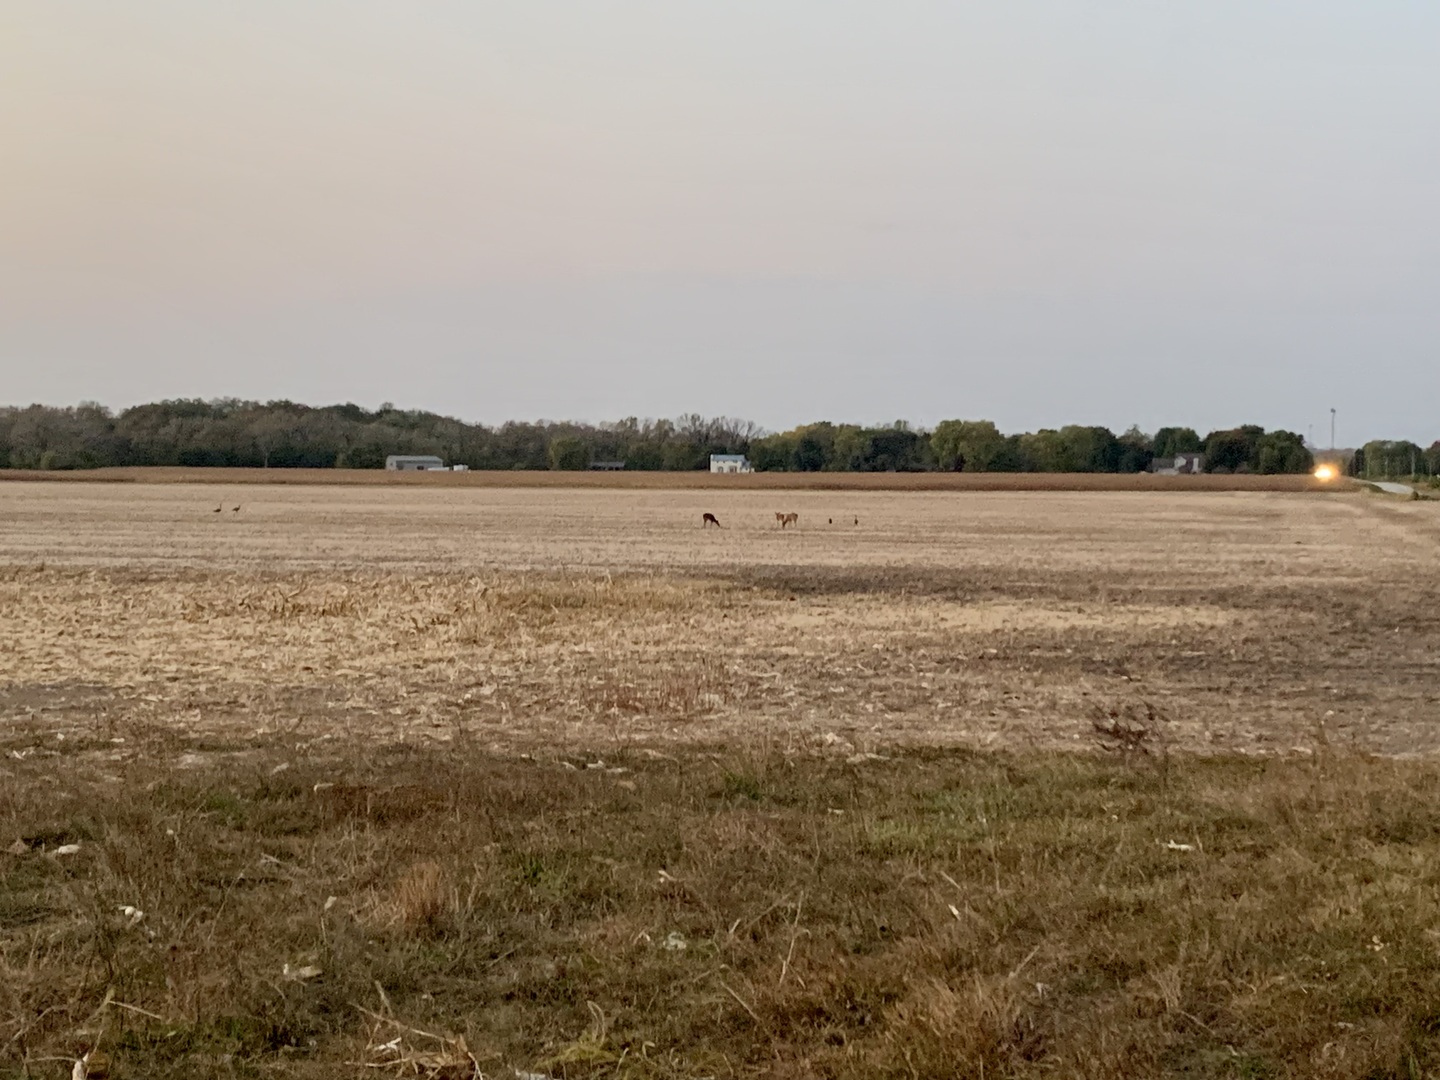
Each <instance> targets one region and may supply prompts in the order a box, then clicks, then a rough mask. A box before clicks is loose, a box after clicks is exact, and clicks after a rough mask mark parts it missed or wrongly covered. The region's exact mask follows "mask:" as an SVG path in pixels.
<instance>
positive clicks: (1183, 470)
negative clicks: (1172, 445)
mask: <svg viewBox="0 0 1440 1080" xmlns="http://www.w3.org/2000/svg"><path fill="white" fill-rule="evenodd" d="M1150 471H1151V472H1152V473H1158V474H1159V475H1160V476H1193V475H1195V474H1196V473H1203V472H1204V471H1205V455H1204V454H1176V455H1175V456H1174V457H1157V458H1156V459H1155V460H1154V461H1152V462H1150Z"/></svg>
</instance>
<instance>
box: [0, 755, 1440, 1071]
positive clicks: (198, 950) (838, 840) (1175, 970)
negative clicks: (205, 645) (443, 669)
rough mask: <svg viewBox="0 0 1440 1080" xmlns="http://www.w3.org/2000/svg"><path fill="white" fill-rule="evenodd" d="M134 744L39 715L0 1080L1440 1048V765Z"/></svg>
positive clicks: (1205, 1061) (1311, 1067)
mask: <svg viewBox="0 0 1440 1080" xmlns="http://www.w3.org/2000/svg"><path fill="white" fill-rule="evenodd" d="M112 737H113V738H119V737H120V736H116V735H114V734H113V732H98V733H97V735H96V736H95V737H94V739H93V740H91V741H88V742H87V741H84V740H77V739H74V738H71V739H68V740H65V741H63V742H61V741H57V740H56V739H55V738H54V737H53V735H46V734H41V733H38V732H37V733H33V734H30V735H21V734H19V733H17V732H14V731H12V732H11V733H10V734H8V735H7V736H6V739H5V745H4V746H3V749H4V751H5V755H4V764H3V776H4V783H3V785H0V839H3V841H4V844H5V846H7V847H8V848H9V850H8V851H6V852H4V853H0V1075H14V1076H20V1075H26V1076H34V1077H52V1076H53V1077H66V1076H70V1075H71V1068H72V1062H73V1060H74V1059H76V1058H77V1057H78V1056H80V1055H81V1054H83V1053H85V1052H87V1051H90V1052H91V1053H92V1057H91V1059H90V1063H91V1066H92V1068H93V1069H94V1070H95V1072H94V1074H95V1075H100V1072H99V1070H100V1068H101V1067H102V1065H106V1064H108V1067H109V1069H110V1075H111V1076H113V1077H116V1078H120V1077H150V1078H157V1077H181V1076H186V1077H189V1076H194V1077H210V1076H222V1075H223V1076H293V1077H342V1076H343V1077H353V1076H360V1075H368V1076H382V1077H383V1076H395V1077H399V1076H415V1075H422V1076H431V1077H448V1078H451V1080H455V1078H473V1077H479V1076H487V1077H506V1078H509V1077H513V1076H515V1075H516V1070H517V1069H518V1070H521V1071H522V1072H524V1073H527V1074H535V1073H538V1074H543V1075H546V1076H552V1077H607V1078H608V1077H634V1078H642V1077H676V1078H678V1077H703V1076H711V1077H729V1076H779V1077H856V1078H860V1077H867V1078H868V1077H978V1076H982V1075H983V1076H985V1077H992V1078H997V1077H1022V1076H1066V1077H1093V1078H1108V1077H1116V1078H1118V1077H1126V1078H1135V1077H1159V1076H1177V1075H1183V1076H1192V1077H1202V1076H1203V1077H1236V1078H1241V1077H1246V1078H1258V1077H1307V1078H1309V1077H1335V1078H1341V1077H1353V1078H1357V1080H1358V1078H1362V1077H1371V1078H1378V1077H1396V1078H1400V1077H1405V1078H1410V1077H1423V1076H1434V1075H1440V963H1437V948H1440V859H1437V856H1440V784H1437V780H1440V767H1437V765H1435V764H1433V763H1417V762H1409V763H1404V762H1396V761H1383V760H1376V759H1366V758H1362V757H1358V756H1353V755H1340V754H1333V753H1331V752H1330V751H1329V750H1328V749H1327V748H1326V747H1325V746H1324V745H1319V746H1317V747H1316V748H1315V753H1314V755H1313V756H1312V757H1311V758H1309V759H1305V760H1296V759H1288V760H1271V761H1256V760H1242V759H1238V758H1230V759H1225V758H1220V759H1204V758H1195V757H1167V756H1165V755H1162V754H1159V753H1156V752H1151V753H1148V754H1144V753H1132V754H1131V755H1129V756H1128V757H1126V756H1125V755H1123V754H1120V753H1118V752H1116V753H1111V754H1104V753H1098V752H1097V753H1095V754H1093V755H1084V754H1081V755H1069V756H1065V755H1043V754H1036V753H1030V754H1023V753H1018V754H1008V753H996V754H988V755H979V754H974V753H968V752H962V751H940V750H925V751H897V752H896V753H894V754H892V755H888V756H875V755H863V754H862V755H855V756H853V757H851V758H849V759H846V758H843V757H840V758H826V757H821V756H815V755H809V756H795V755H786V754H784V753H781V752H780V751H779V750H778V749H776V748H773V747H765V746H764V745H759V744H757V745H756V746H755V747H754V748H752V749H751V750H748V751H744V752H738V751H735V750H725V751H721V752H718V753H710V752H707V751H705V750H703V749H699V748H694V747H691V748H677V749H676V751H675V753H673V754H671V755H663V754H659V753H656V752H653V751H652V752H650V753H648V754H644V753H639V752H637V753H634V754H633V755H631V756H615V757H610V758H606V759H605V760H603V761H601V760H598V759H593V758H592V759H589V760H587V759H585V758H578V757H577V758H574V759H568V760H567V759H563V758H560V757H551V758H544V757H541V756H538V755H537V756H534V757H531V756H528V755H524V756H494V755H489V754H485V753H482V752H481V751H479V750H472V749H467V748H466V747H465V746H463V745H460V746H457V747H453V748H451V749H449V750H444V751H442V750H426V751H420V750H416V749H413V748H409V749H407V748H405V747H400V746H390V747H388V748H383V747H375V748H371V749H369V750H368V751H367V753H366V754H364V755H358V754H357V755H354V756H349V757H340V758H331V757H324V756H319V755H317V754H316V753H315V752H314V751H313V750H309V749H306V748H305V747H303V746H296V745H295V744H294V743H293V742H291V743H286V742H284V741H283V740H271V741H268V742H259V743H248V744H243V745H242V744H236V745H232V746H218V745H217V746H214V747H210V748H209V749H210V751H211V753H210V754H209V756H208V757H206V758H204V759H201V760H198V762H197V760H196V757H198V756H195V757H192V756H188V755H181V754H180V753H179V747H178V745H177V744H165V743H160V742H157V743H156V744H155V745H153V746H149V747H147V748H146V751H147V752H146V753H145V754H144V755H139V756H133V757H130V758H127V759H124V760H122V759H119V758H118V757H115V756H113V755H112V754H111V751H112V750H113V749H114V746H115V744H112V742H111V738H112ZM134 749H135V748H134V747H130V748H129V750H131V751H133V750H134Z"/></svg>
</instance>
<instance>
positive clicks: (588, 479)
mask: <svg viewBox="0 0 1440 1080" xmlns="http://www.w3.org/2000/svg"><path fill="white" fill-rule="evenodd" d="M7 480H9V481H67V482H71V483H136V484H326V485H334V486H350V485H362V486H366V485H392V484H398V485H413V486H427V485H428V486H436V487H461V488H466V487H469V488H475V487H479V488H527V487H528V488H618V489H642V490H662V491H663V490H675V489H691V488H698V489H710V488H714V489H717V490H722V491H780V490H793V491H1174V492H1180V491H1337V490H1344V489H1347V488H1350V487H1352V486H1353V485H1352V484H1351V483H1350V482H1349V481H1346V480H1341V481H1332V482H1330V483H1328V484H1327V483H1325V482H1323V481H1320V480H1317V479H1315V478H1314V477H1313V476H1310V475H1308V474H1307V475H1301V476H1220V475H1214V474H1205V475H1201V476H1156V475H1154V474H1152V473H1123V474H1122V473H941V472H927V473H829V472H817V473H782V472H764V473H749V474H746V475H743V476H733V475H732V476H725V475H714V474H711V473H708V472H544V471H538V470H510V471H504V472H487V471H483V470H475V471H472V472H463V473H451V472H424V473H421V472H412V473H402V472H387V471H385V470H383V469H220V468H216V469H201V468H125V469H118V468H117V469H87V470H78V471H75V472H40V471H35V470H27V469H0V481H7Z"/></svg>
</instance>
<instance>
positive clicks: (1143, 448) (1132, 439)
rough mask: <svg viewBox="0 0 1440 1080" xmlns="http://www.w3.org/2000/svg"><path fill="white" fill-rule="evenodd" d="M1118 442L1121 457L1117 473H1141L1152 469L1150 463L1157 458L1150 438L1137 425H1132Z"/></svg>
mask: <svg viewBox="0 0 1440 1080" xmlns="http://www.w3.org/2000/svg"><path fill="white" fill-rule="evenodd" d="M1117 442H1119V444H1120V456H1119V459H1118V460H1117V461H1116V464H1115V471H1116V472H1122V473H1139V472H1145V470H1147V469H1148V468H1150V462H1151V461H1153V460H1154V458H1155V454H1154V451H1153V450H1152V449H1151V441H1150V436H1148V435H1146V434H1145V433H1144V432H1143V431H1141V430H1140V428H1139V427H1138V426H1137V425H1134V424H1132V425H1131V426H1130V428H1129V429H1128V430H1127V431H1126V432H1125V434H1124V435H1121V436H1120V438H1119V439H1118V440H1117Z"/></svg>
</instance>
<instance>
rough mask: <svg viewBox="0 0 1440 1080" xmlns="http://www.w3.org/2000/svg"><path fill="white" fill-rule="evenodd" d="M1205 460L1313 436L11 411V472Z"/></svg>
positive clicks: (1254, 458)
mask: <svg viewBox="0 0 1440 1080" xmlns="http://www.w3.org/2000/svg"><path fill="white" fill-rule="evenodd" d="M1195 452H1202V453H1204V454H1205V456H1206V467H1207V468H1208V469H1210V470H1212V471H1217V472H1221V471H1223V472H1257V473H1284V472H1307V471H1309V470H1310V469H1311V468H1312V467H1313V464H1314V462H1313V460H1312V458H1311V455H1310V452H1309V451H1308V450H1307V449H1306V448H1305V445H1304V440H1303V439H1301V437H1300V436H1299V435H1296V434H1294V433H1293V432H1288V431H1268V432H1267V431H1265V430H1264V429H1263V428H1261V427H1257V426H1254V425H1245V426H1242V427H1238V428H1233V429H1226V430H1222V431H1212V432H1210V433H1209V434H1208V435H1206V436H1204V437H1203V438H1202V437H1201V436H1200V435H1199V434H1198V433H1197V432H1196V431H1194V430H1192V429H1190V428H1183V427H1167V428H1161V429H1160V430H1159V431H1157V432H1155V433H1154V434H1153V435H1147V434H1145V433H1144V432H1142V431H1140V430H1138V429H1137V428H1131V429H1130V430H1129V431H1126V432H1124V433H1123V434H1120V435H1116V434H1115V433H1113V432H1112V431H1110V430H1109V429H1108V428H1104V427H1093V426H1080V425H1072V426H1068V427H1062V428H1059V429H1056V430H1052V429H1044V430H1041V431H1035V432H1027V433H1023V434H1010V435H1007V434H1004V433H1002V432H1001V431H1000V430H999V429H998V428H997V427H996V426H995V425H994V424H993V423H991V422H990V421H988V420H946V421H944V422H943V423H940V424H938V425H936V426H935V428H934V429H933V430H922V429H920V428H915V427H911V426H910V425H909V424H906V423H903V422H901V423H896V424H892V425H890V426H885V427H864V426H860V425H855V424H832V423H828V422H827V423H818V424H807V425H805V426H803V427H798V428H795V429H794V430H792V431H785V432H779V433H767V432H764V431H762V430H761V429H760V428H759V427H757V426H756V425H755V424H752V423H749V422H747V421H743V420H732V419H728V418H724V417H719V418H714V419H707V418H705V417H702V416H698V415H689V416H682V417H680V418H679V419H676V420H644V421H642V420H638V419H635V418H633V417H632V418H630V419H626V420H621V421H619V422H618V423H608V424H575V423H552V422H544V421H542V422H539V423H507V424H501V425H499V426H496V427H489V426H486V425H483V424H467V423H464V422H462V421H460V420H455V419H452V418H450V417H445V416H439V415H437V414H435V413H429V412H420V411H409V410H403V409H396V408H395V407H393V406H391V405H382V406H381V407H380V408H379V409H377V410H374V411H370V410H367V409H363V408H361V407H360V406H358V405H330V406H325V407H323V408H312V407H310V406H306V405H298V404H295V403H294V402H289V401H272V402H268V403H265V404H261V403H259V402H253V401H237V400H219V401H189V400H182V401H162V402H156V403H153V404H149V405H138V406H136V407H134V408H131V409H126V410H125V411H123V412H121V413H119V414H115V413H112V412H111V411H109V410H108V409H105V408H103V407H102V406H99V405H80V406H78V407H75V408H53V407H49V406H43V405H32V406H29V407H28V408H0V468H18V469H88V468H97V467H100V466H107V465H190V466H206V465H211V466H222V465H228V466H241V467H270V468H291V467H300V466H304V467H310V468H355V469H377V468H381V467H383V465H384V463H385V458H386V456H387V455H389V454H435V455H438V456H439V457H442V458H444V459H445V460H446V461H448V462H451V463H454V464H463V465H468V466H469V467H470V468H472V469H585V468H588V467H589V466H590V465H591V464H592V463H594V462H597V461H619V462H623V463H624V465H625V467H626V468H627V469H645V470H653V469H673V470H690V469H704V468H706V467H707V466H708V462H709V458H710V455H711V454H748V455H749V456H750V459H751V461H752V463H753V464H754V466H755V468H756V469H760V470H780V471H796V472H821V471H829V472H917V471H927V470H945V471H954V470H964V471H971V472H1142V471H1144V470H1146V469H1148V468H1149V467H1150V464H1151V462H1152V460H1154V459H1155V458H1156V457H1160V458H1173V457H1174V456H1175V455H1176V454H1180V453H1195ZM1356 463H1357V464H1356V471H1357V472H1360V473H1361V474H1363V475H1379V472H1378V471H1377V470H1384V471H1385V472H1386V473H1388V474H1396V473H1399V472H1406V473H1408V472H1410V471H1417V470H1424V472H1425V473H1426V474H1435V473H1440V443H1436V444H1435V445H1434V446H1432V447H1431V448H1430V449H1429V450H1422V449H1421V448H1420V447H1418V446H1416V445H1414V444H1412V443H1372V444H1369V445H1367V446H1366V447H1365V449H1364V450H1363V451H1361V452H1360V453H1358V454H1357V455H1356Z"/></svg>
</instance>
